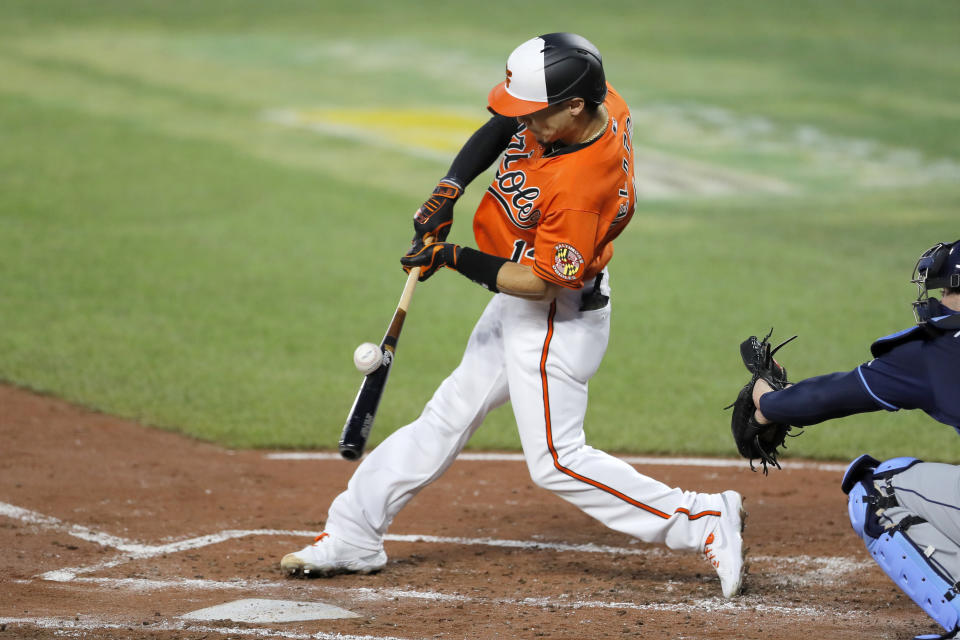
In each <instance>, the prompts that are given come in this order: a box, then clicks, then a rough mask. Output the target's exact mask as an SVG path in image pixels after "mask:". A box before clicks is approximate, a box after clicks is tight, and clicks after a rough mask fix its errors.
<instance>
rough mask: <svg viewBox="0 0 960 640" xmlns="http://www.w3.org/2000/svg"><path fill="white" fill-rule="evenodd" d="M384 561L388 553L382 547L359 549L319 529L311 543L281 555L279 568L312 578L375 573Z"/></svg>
mask: <svg viewBox="0 0 960 640" xmlns="http://www.w3.org/2000/svg"><path fill="white" fill-rule="evenodd" d="M386 564H387V554H386V553H384V552H383V549H380V550H379V551H370V550H369V549H361V548H360V547H355V546H353V545H352V544H348V543H346V542H343V541H342V540H338V539H337V538H334V537H333V536H331V535H330V534H329V533H321V534H320V535H319V536H317V537H316V539H315V540H314V541H313V544H311V545H308V546H306V547H304V548H303V549H301V550H300V551H297V552H295V553H288V554H287V555H285V556H283V560H281V561H280V569H281V570H283V572H284V573H286V574H288V575H290V576H294V577H303V578H311V577H314V576H331V575H333V574H336V573H375V572H377V571H380V569H383V567H384V566H385V565H386Z"/></svg>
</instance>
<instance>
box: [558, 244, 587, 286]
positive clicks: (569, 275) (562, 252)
mask: <svg viewBox="0 0 960 640" xmlns="http://www.w3.org/2000/svg"><path fill="white" fill-rule="evenodd" d="M581 267H583V256H582V255H580V252H579V251H577V250H576V249H575V248H574V247H572V246H570V245H569V244H567V243H565V242H561V243H560V244H558V245H556V246H555V247H554V253H553V272H554V273H556V274H557V275H558V276H560V277H561V278H563V279H564V280H576V279H577V276H578V275H579V273H580V268H581Z"/></svg>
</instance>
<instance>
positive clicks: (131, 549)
mask: <svg viewBox="0 0 960 640" xmlns="http://www.w3.org/2000/svg"><path fill="white" fill-rule="evenodd" d="M0 516H6V517H8V518H11V519H14V520H20V521H22V522H26V523H28V524H34V525H37V526H41V527H43V528H47V529H53V530H56V531H62V532H64V533H66V534H68V535H70V536H73V537H77V538H79V539H82V540H85V541H87V542H92V543H94V544H99V545H100V546H103V547H108V548H112V549H116V550H117V551H120V552H121V553H122V555H121V556H119V557H117V558H112V559H109V560H105V561H102V562H98V563H96V564H93V565H87V566H83V567H70V568H62V569H56V570H53V571H48V572H46V573H43V574H41V575H40V578H41V579H43V580H50V581H54V582H69V581H71V580H75V579H77V577H78V576H80V575H83V574H89V573H95V572H97V571H101V570H103V569H109V568H112V567H116V566H119V565H122V564H126V563H128V562H132V561H134V560H144V559H149V558H154V557H157V556H162V555H166V554H171V553H178V552H181V551H190V550H193V549H200V548H203V547H207V546H212V545H215V544H220V543H222V542H227V541H229V540H236V539H240V538H247V537H255V536H282V537H302V538H309V537H313V536H314V535H315V534H316V532H315V531H309V530H288V529H228V530H225V531H220V532H218V533H212V534H206V535H202V536H198V537H194V538H187V539H184V540H179V541H175V542H169V543H167V544H159V545H150V544H141V543H137V542H132V541H130V540H126V539H123V538H119V537H117V536H113V535H109V534H104V533H98V532H95V531H92V530H90V529H88V528H87V527H81V526H79V525H70V524H67V523H64V522H62V521H61V520H59V519H57V518H53V517H51V516H47V515H44V514H41V513H37V512H35V511H30V510H28V509H24V508H22V507H18V506H16V505H12V504H8V503H5V502H0ZM384 540H385V541H387V542H408V543H422V544H450V545H460V546H488V547H496V548H502V549H522V550H527V551H552V552H558V553H598V554H606V555H626V556H646V557H664V556H667V555H670V554H671V553H674V552H671V551H668V550H664V549H661V548H655V547H634V548H631V547H614V546H609V545H598V544H593V543H587V544H569V543H561V542H545V541H540V540H510V539H503V538H465V537H451V536H433V535H424V534H387V535H386V536H385V537H384ZM750 561H751V562H754V563H756V562H760V563H771V564H773V565H779V566H790V567H792V568H793V569H796V567H814V568H813V570H812V571H813V572H820V573H824V574H825V575H826V577H830V575H829V574H834V575H842V574H845V573H849V572H852V571H855V570H859V569H863V568H865V567H868V566H871V563H870V562H858V561H856V560H853V559H851V558H846V557H843V556H805V555H801V556H791V557H789V558H781V557H778V556H750ZM818 567H819V568H818ZM131 584H132V583H131Z"/></svg>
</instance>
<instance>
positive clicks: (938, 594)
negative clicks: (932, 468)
mask: <svg viewBox="0 0 960 640" xmlns="http://www.w3.org/2000/svg"><path fill="white" fill-rule="evenodd" d="M865 458H869V456H861V457H860V458H858V459H857V460H855V461H854V463H853V464H851V465H850V467H849V468H848V469H847V473H846V474H844V479H843V487H844V490H845V491H847V493H848V494H849V496H850V497H849V501H848V511H849V514H850V522H851V524H852V525H853V530H854V531H856V532H857V534H858V535H859V536H860V537H861V538H863V541H864V543H865V544H866V546H867V550H868V551H869V552H870V555H871V556H872V557H873V559H874V560H875V561H876V563H877V564H878V565H880V568H881V569H883V571H884V572H885V573H886V574H887V575H888V576H890V579H891V580H893V581H894V582H895V583H896V584H897V586H899V587H900V588H901V589H903V591H904V593H906V594H907V595H908V596H910V597H911V598H912V599H913V601H914V602H916V603H917V604H918V605H919V606H920V608H921V609H923V610H924V611H925V612H926V613H927V615H929V616H930V617H931V618H933V619H934V620H935V621H936V622H937V623H938V624H939V625H940V626H942V627H943V628H944V629H945V630H946V633H945V634H943V635H941V636H933V635H931V636H917V637H918V638H952V637H954V636H955V635H956V634H957V632H958V631H960V597H958V595H960V582H958V579H957V577H955V576H952V575H950V574H949V572H947V571H946V570H945V569H944V567H943V566H941V565H939V564H938V563H936V562H935V561H934V560H933V559H932V558H931V556H932V555H933V554H934V552H935V551H936V549H935V548H934V547H933V546H930V545H926V544H918V543H917V540H925V539H930V538H935V539H937V540H938V541H939V544H941V545H951V544H953V543H952V542H950V541H949V540H948V539H947V538H945V537H944V536H942V535H937V533H936V532H935V531H930V532H925V531H923V529H924V528H932V525H930V524H929V523H927V522H926V521H925V520H924V519H923V518H920V517H918V516H916V515H914V514H911V513H910V512H908V511H906V510H905V509H903V508H901V507H900V506H899V505H898V503H897V500H896V498H895V497H894V495H893V492H892V491H891V490H889V480H890V478H892V477H893V476H895V475H896V474H897V473H900V472H902V471H904V470H905V469H908V468H909V467H912V466H913V465H914V464H918V463H919V462H920V461H919V460H916V459H915V458H893V459H891V460H887V461H886V462H883V463H880V464H873V463H876V460H875V459H873V458H869V460H865ZM848 487H849V488H848ZM911 530H912V532H911Z"/></svg>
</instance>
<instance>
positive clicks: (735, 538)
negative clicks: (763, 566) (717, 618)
mask: <svg viewBox="0 0 960 640" xmlns="http://www.w3.org/2000/svg"><path fill="white" fill-rule="evenodd" d="M720 497H721V500H722V501H723V510H722V511H721V515H720V522H719V523H718V524H717V528H716V529H714V530H713V531H711V532H710V535H708V536H707V540H706V542H705V543H704V545H703V555H704V556H706V558H707V560H708V561H709V562H710V564H712V565H713V568H714V569H716V570H717V575H718V576H720V588H721V589H722V590H723V597H724V598H732V597H734V596H735V595H737V594H739V593H740V589H741V588H742V587H743V575H744V573H745V571H746V565H745V564H744V561H743V536H742V535H741V533H742V532H743V524H744V521H746V519H747V512H746V511H744V510H743V498H742V497H741V496H740V494H739V493H737V492H736V491H724V492H723V493H721V494H720Z"/></svg>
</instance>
